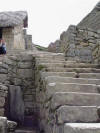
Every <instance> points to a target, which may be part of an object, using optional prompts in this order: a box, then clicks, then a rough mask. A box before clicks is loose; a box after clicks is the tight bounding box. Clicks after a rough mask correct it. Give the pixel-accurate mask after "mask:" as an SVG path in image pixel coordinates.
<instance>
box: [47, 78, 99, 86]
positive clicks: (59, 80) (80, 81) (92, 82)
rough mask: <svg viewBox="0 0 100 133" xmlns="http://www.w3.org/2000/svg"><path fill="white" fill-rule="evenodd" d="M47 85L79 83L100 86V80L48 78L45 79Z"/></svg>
mask: <svg viewBox="0 0 100 133" xmlns="http://www.w3.org/2000/svg"><path fill="white" fill-rule="evenodd" d="M45 80H46V82H47V83H54V82H63V83H79V84H97V85H99V83H100V79H85V78H71V77H60V76H48V77H46V78H45Z"/></svg>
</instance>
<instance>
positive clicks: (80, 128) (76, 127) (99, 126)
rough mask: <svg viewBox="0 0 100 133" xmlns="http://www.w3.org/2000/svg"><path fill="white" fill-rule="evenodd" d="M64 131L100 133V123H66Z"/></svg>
mask: <svg viewBox="0 0 100 133" xmlns="http://www.w3.org/2000/svg"><path fill="white" fill-rule="evenodd" d="M64 133H100V123H66V124H65V125H64Z"/></svg>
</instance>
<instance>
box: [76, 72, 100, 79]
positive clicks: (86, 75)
mask: <svg viewBox="0 0 100 133" xmlns="http://www.w3.org/2000/svg"><path fill="white" fill-rule="evenodd" d="M78 75H79V77H80V78H93V79H100V73H79V74H78Z"/></svg>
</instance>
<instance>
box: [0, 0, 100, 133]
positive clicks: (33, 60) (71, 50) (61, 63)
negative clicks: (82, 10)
mask: <svg viewBox="0 0 100 133" xmlns="http://www.w3.org/2000/svg"><path fill="white" fill-rule="evenodd" d="M17 13H18V14H20V13H21V14H22V19H21V21H20V22H19V21H17V19H14V18H15V16H16V12H14V13H13V12H12V15H14V16H13V17H14V18H13V19H14V22H17V26H15V23H14V25H13V27H14V28H13V32H11V31H12V28H11V27H12V21H10V25H11V27H9V29H8V28H7V25H8V24H6V27H5V26H4V24H3V23H0V25H1V27H2V26H3V27H5V28H3V29H0V32H1V33H0V34H2V33H3V32H4V31H5V32H4V33H3V34H2V35H3V37H5V38H6V39H7V41H9V40H10V41H11V39H13V38H14V39H13V42H14V45H13V46H10V48H9V49H10V51H9V54H7V55H5V56H0V133H100V54H99V53H100V31H99V30H97V29H99V28H98V27H100V26H99V16H100V15H99V14H100V2H99V3H98V4H97V5H96V7H95V8H94V9H93V10H92V12H91V13H90V14H89V15H88V16H87V17H85V18H84V19H83V20H82V21H81V22H80V23H79V24H78V25H77V26H74V25H70V26H69V28H68V30H67V31H65V32H63V33H62V34H61V36H60V39H59V40H57V41H55V43H51V44H50V46H49V48H48V49H49V52H40V51H37V50H36V49H35V48H34V50H32V36H31V35H27V33H26V30H25V29H24V30H23V28H22V27H27V13H26V12H17ZM2 14H3V15H4V14H5V13H4V12H3V13H1V14H0V15H1V16H2ZM7 16H9V12H7ZM7 16H4V18H7ZM9 17H10V18H9V19H10V20H12V16H9ZM1 18H2V17H1ZM94 19H95V20H94ZM0 20H2V19H0ZM97 20H98V21H97ZM5 22H6V21H5ZM22 23H23V24H22ZM20 26H21V27H20ZM2 30H3V32H2ZM9 30H10V31H9ZM8 32H9V35H10V36H8ZM23 41H24V42H23ZM17 44H18V46H17ZM23 44H24V47H25V48H26V50H22V49H23V48H22V47H23ZM11 45H12V44H11ZM8 46H9V45H8ZM14 46H15V47H17V48H19V49H20V50H11V48H14ZM30 49H31V51H30ZM52 50H53V52H56V53H51V52H50V51H52ZM58 52H64V54H63V53H58Z"/></svg>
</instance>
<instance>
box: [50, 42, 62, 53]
mask: <svg viewBox="0 0 100 133" xmlns="http://www.w3.org/2000/svg"><path fill="white" fill-rule="evenodd" d="M48 51H49V52H54V53H61V52H62V49H61V41H60V40H56V41H55V42H54V43H50V44H49V46H48Z"/></svg>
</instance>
